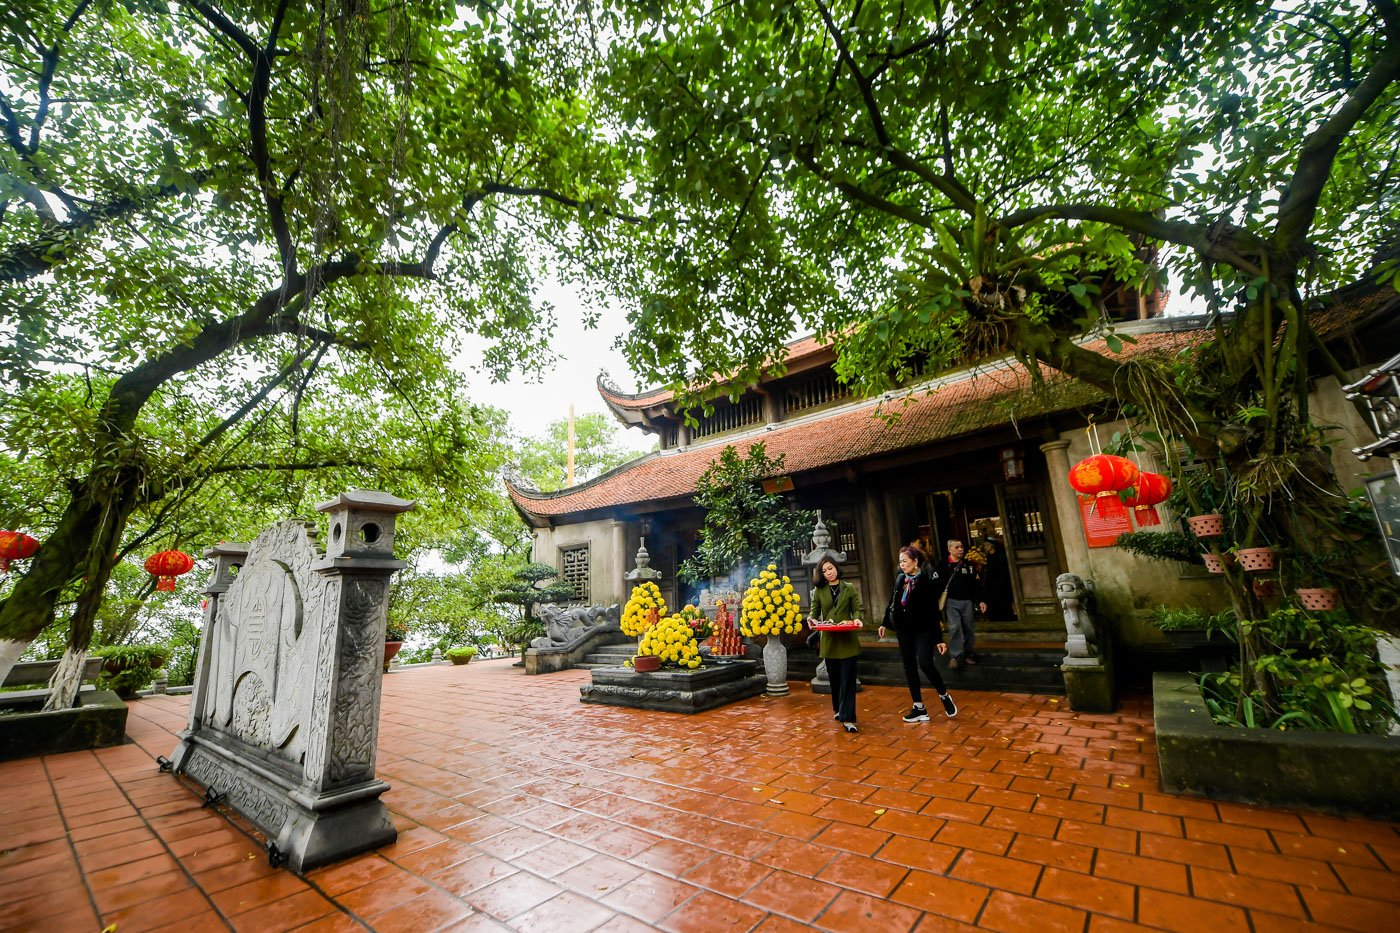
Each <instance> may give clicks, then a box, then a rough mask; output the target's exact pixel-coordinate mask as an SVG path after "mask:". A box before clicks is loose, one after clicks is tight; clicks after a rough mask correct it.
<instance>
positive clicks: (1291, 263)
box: [612, 0, 1400, 618]
mask: <svg viewBox="0 0 1400 933" xmlns="http://www.w3.org/2000/svg"><path fill="white" fill-rule="evenodd" d="M615 63H616V64H615V71H614V79H615V81H616V83H617V86H618V87H619V89H620V93H617V94H615V95H613V97H612V99H613V100H615V101H617V102H618V104H619V107H620V109H621V112H622V119H623V120H624V121H625V122H626V123H627V125H628V126H629V127H630V128H631V129H630V132H629V135H628V136H627V137H626V138H629V139H631V140H633V141H634V142H635V143H636V145H638V146H639V147H641V148H643V149H644V150H645V151H646V152H647V153H648V155H649V157H650V158H651V159H652V166H653V173H654V178H655V181H654V183H653V184H652V185H651V186H650V188H649V189H648V193H649V195H650V198H651V201H650V205H651V211H652V217H653V221H654V223H655V224H656V225H657V227H658V228H660V229H663V230H664V229H669V230H670V231H671V236H669V237H666V236H657V237H654V238H652V239H650V240H648V241H647V242H646V243H645V244H643V249H644V252H646V253H647V255H650V256H652V257H653V262H652V264H651V266H650V267H649V269H647V270H646V271H644V272H643V273H640V274H639V275H638V276H637V277H636V278H635V280H634V282H635V286H636V288H635V292H636V295H637V301H636V303H635V311H634V312H633V326H632V327H631V328H629V330H628V332H627V342H628V349H629V351H630V354H631V359H632V361H633V363H634V365H635V366H636V367H637V368H638V370H639V371H641V372H643V373H644V376H645V377H649V378H651V379H654V380H657V381H661V382H666V383H669V384H672V385H676V386H693V385H694V383H693V381H692V379H693V375H692V374H693V373H695V372H696V371H697V370H698V371H699V372H702V373H720V374H724V375H725V377H726V378H727V379H728V380H729V382H728V385H730V386H736V385H737V386H741V385H743V384H744V382H745V381H746V380H747V379H750V378H753V377H754V376H755V375H756V374H757V373H758V372H759V371H761V370H762V369H763V368H764V367H765V365H768V364H770V363H771V361H773V360H774V359H777V360H779V361H780V360H781V355H782V354H781V349H780V344H781V341H782V339H783V338H784V337H786V336H787V335H788V333H790V331H791V329H792V327H793V325H794V323H796V324H797V325H798V326H799V327H802V328H805V329H811V330H814V331H816V332H818V333H820V334H822V335H825V336H828V337H830V338H832V339H833V340H834V342H835V343H836V345H837V348H838V352H839V357H838V364H837V365H838V370H839V372H840V373H841V374H843V376H844V377H845V378H846V379H848V380H849V381H850V382H852V383H853V384H854V385H856V386H857V387H858V388H860V389H863V390H865V391H867V392H872V391H876V390H880V389H884V388H887V387H889V386H891V385H896V384H899V383H901V382H903V381H905V380H907V379H909V378H911V377H913V376H916V375H919V374H922V373H927V372H930V371H936V370H938V369H941V368H943V367H946V366H950V365H954V364H959V363H966V362H968V361H970V360H975V359H978V358H981V357H985V356H987V355H999V354H1003V353H1012V354H1015V355H1016V356H1017V357H1018V358H1019V359H1020V360H1021V361H1022V362H1023V363H1024V364H1026V365H1027V366H1028V367H1029V368H1030V369H1031V371H1032V373H1039V371H1040V370H1039V367H1040V366H1041V365H1044V366H1048V367H1050V368H1051V369H1054V370H1058V371H1059V372H1061V373H1064V374H1068V375H1069V376H1072V377H1075V378H1077V379H1080V380H1082V381H1084V382H1086V383H1089V384H1091V385H1094V386H1097V387H1099V388H1101V389H1102V390H1104V392H1105V393H1107V394H1108V395H1109V397H1111V398H1116V399H1118V400H1119V401H1120V402H1122V403H1124V404H1125V406H1126V407H1127V410H1128V411H1129V412H1135V413H1136V414H1137V415H1138V416H1139V417H1140V418H1141V420H1142V422H1143V429H1144V430H1145V431H1150V432H1154V433H1155V434H1157V435H1159V436H1161V437H1163V438H1168V437H1180V438H1183V439H1184V440H1185V442H1186V443H1187V444H1188V445H1189V447H1190V448H1191V449H1192V450H1193V451H1194V453H1195V454H1196V455H1197V456H1198V457H1200V458H1201V459H1202V460H1203V461H1204V462H1205V463H1206V464H1207V467H1208V469H1209V470H1210V471H1212V472H1213V473H1214V475H1215V477H1216V481H1217V482H1218V483H1219V484H1221V485H1222V486H1226V487H1228V489H1227V490H1226V491H1227V492H1228V493H1229V494H1231V495H1233V496H1234V499H1233V501H1234V502H1235V503H1236V504H1237V505H1238V507H1239V508H1238V510H1237V514H1238V517H1239V522H1238V527H1237V529H1236V538H1237V539H1236V542H1235V543H1238V544H1241V545H1249V544H1254V543H1270V544H1279V545H1281V546H1282V547H1284V548H1285V549H1286V548H1288V546H1289V545H1291V544H1292V542H1293V541H1295V540H1298V539H1300V538H1302V537H1307V536H1310V535H1312V534H1313V533H1314V531H1315V530H1316V529H1319V528H1323V529H1327V528H1330V529H1331V530H1332V531H1334V532H1335V531H1337V529H1336V522H1335V518H1336V516H1337V515H1338V513H1339V512H1340V511H1341V510H1340V509H1339V507H1338V504H1339V503H1340V502H1341V501H1342V497H1341V492H1340V490H1338V489H1337V488H1336V483H1335V481H1334V480H1333V478H1332V477H1331V475H1330V470H1329V468H1328V457H1327V448H1326V442H1325V432H1324V431H1322V430H1320V429H1319V428H1318V427H1317V426H1315V425H1314V424H1312V421H1311V419H1310V417H1309V410H1308V389H1309V385H1310V380H1312V379H1313V377H1315V376H1318V375H1327V374H1331V375H1336V376H1338V377H1342V376H1343V373H1342V372H1341V371H1340V367H1339V366H1338V365H1337V363H1336V361H1335V360H1334V359H1333V358H1332V357H1331V355H1330V354H1329V353H1328V352H1327V348H1326V347H1325V346H1323V345H1322V343H1321V342H1320V341H1319V340H1318V338H1317V336H1316V334H1315V333H1314V331H1313V329H1312V327H1311V326H1310V323H1309V320H1308V317H1307V311H1308V310H1309V309H1310V308H1312V307H1314V306H1315V302H1316V300H1317V299H1318V298H1319V297H1320V296H1322V295H1324V294H1325V293H1326V292H1327V291H1329V290H1330V289H1333V288H1335V287H1336V286H1337V285H1338V284H1340V283H1345V282H1348V281H1352V280H1354V279H1355V278H1356V277H1358V276H1360V275H1362V274H1363V273H1365V272H1366V270H1367V269H1368V267H1369V265H1370V262H1371V261H1372V259H1373V257H1374V256H1375V255H1376V253H1377V250H1378V248H1379V247H1381V246H1382V245H1383V244H1384V243H1385V242H1386V241H1387V238H1392V239H1393V238H1394V237H1395V235H1396V231H1397V229H1400V226H1397V223H1396V221H1397V216H1398V215H1400V199H1397V198H1396V196H1395V192H1396V191H1397V190H1398V189H1397V187H1396V184H1395V175H1396V167H1397V166H1396V159H1397V152H1400V114H1397V102H1400V94H1398V93H1397V78H1400V11H1397V8H1396V5H1395V3H1394V2H1392V0H1371V2H1363V0H1336V2H1317V3H1302V4H1296V3H1277V4H1271V3H1265V2H1253V3H1230V4H1220V3H1214V2H1196V0H1183V2H1171V3H1162V2H1147V0H1112V2H1087V0H1086V2H1081V3H1061V2H1030V3H1026V2H1014V3H1013V2H1002V0H991V2H987V0H978V2H973V0H965V2H951V3H915V2H908V0H739V2H734V3H726V4H718V5H716V4H711V3H689V4H679V5H671V6H670V7H668V12H667V14H666V15H665V16H664V17H662V18H659V19H657V20H647V19H644V18H641V17H639V18H637V19H634V20H633V21H631V22H630V25H629V29H628V32H627V41H626V42H620V43H618V45H617V46H616V48H615ZM658 244H665V246H664V253H663V254H662V258H664V260H665V261H655V260H656V259H657V258H658V254H657V253H656V252H655V250H656V248H657V245H658ZM1164 275H1170V276H1171V278H1172V279H1174V280H1175V282H1176V283H1178V287H1180V288H1183V289H1185V290H1187V291H1189V292H1191V293H1192V294H1194V295H1197V296H1200V297H1202V298H1203V299H1204V300H1205V303H1206V305H1207V306H1208V307H1210V308H1211V309H1212V310H1213V311H1216V312H1219V314H1218V316H1217V317H1216V318H1215V319H1214V329H1213V331H1211V333H1210V335H1209V336H1210V339H1208V340H1207V341H1206V343H1205V345H1204V346H1202V347H1201V348H1200V349H1199V351H1198V352H1197V353H1195V354H1194V355H1193V356H1190V357H1186V358H1179V359H1163V358H1160V357H1155V356H1152V355H1150V354H1135V355H1127V356H1124V355H1120V353H1119V351H1121V350H1122V344H1123V342H1125V340H1126V338H1120V337H1119V336H1117V335H1115V334H1113V333H1112V326H1111V321H1110V320H1108V319H1107V317H1106V316H1105V314H1104V313H1103V312H1104V304H1105V302H1106V301H1107V300H1108V299H1109V297H1110V293H1112V292H1114V291H1115V290H1119V289H1124V288H1127V289H1136V290H1138V291H1141V292H1149V291H1151V290H1152V289H1154V288H1156V287H1157V286H1158V285H1159V284H1161V283H1162V281H1163V276H1164ZM1093 334H1098V335H1100V336H1102V337H1104V338H1105V341H1104V343H1103V344H1100V345H1099V347H1098V348H1095V347H1094V346H1092V345H1088V346H1086V345H1085V344H1084V343H1083V342H1082V341H1079V340H1078V338H1081V337H1083V336H1084V335H1093ZM693 335H700V336H702V337H705V338H708V339H701V340H695V339H693ZM1341 537H1344V535H1343V536H1341ZM1376 566H1379V565H1376ZM1237 582H1239V581H1237ZM1235 590H1236V591H1237V593H1236V595H1237V598H1238V601H1239V603H1240V606H1239V608H1240V609H1241V611H1242V613H1244V614H1245V615H1244V617H1246V618H1253V617H1257V613H1258V612H1259V611H1260V609H1259V606H1258V604H1257V602H1256V601H1254V600H1253V598H1252V596H1250V594H1249V593H1248V592H1246V591H1245V588H1244V587H1242V586H1236V587H1235Z"/></svg>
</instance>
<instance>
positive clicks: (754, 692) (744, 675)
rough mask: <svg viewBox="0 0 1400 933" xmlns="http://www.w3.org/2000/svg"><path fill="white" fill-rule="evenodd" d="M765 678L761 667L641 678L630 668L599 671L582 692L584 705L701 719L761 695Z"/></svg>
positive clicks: (727, 666)
mask: <svg viewBox="0 0 1400 933" xmlns="http://www.w3.org/2000/svg"><path fill="white" fill-rule="evenodd" d="M766 685H767V678H766V677H765V676H764V673H763V669H762V668H761V667H760V666H759V664H758V662H757V661H731V662H728V663H724V664H706V665H705V666H704V667H700V668H697V669H695V670H693V671H680V670H675V671H672V670H662V671H656V672H654V673H650V674H639V673H637V672H636V671H634V670H632V669H631V668H630V667H600V668H595V669H594V671H593V682H592V683H591V684H584V685H583V686H582V687H580V688H579V693H580V694H581V696H580V697H579V699H580V701H581V702H583V703H601V704H604V705H607V706H629V707H632V708H634V709H655V710H661V711H663V712H667V713H698V712H700V711H702V710H707V709H714V708H715V707H716V706H724V705H725V704H726V703H733V702H735V701H736V700H745V699H748V698H749V697H755V696H758V695H759V694H761V693H763V691H764V687H765V686H766Z"/></svg>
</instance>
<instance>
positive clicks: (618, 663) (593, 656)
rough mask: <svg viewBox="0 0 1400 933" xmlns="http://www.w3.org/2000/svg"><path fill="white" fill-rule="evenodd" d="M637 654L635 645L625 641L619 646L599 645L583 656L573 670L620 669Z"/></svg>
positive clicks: (632, 642) (633, 642)
mask: <svg viewBox="0 0 1400 933" xmlns="http://www.w3.org/2000/svg"><path fill="white" fill-rule="evenodd" d="M636 653H637V643H636V642H635V641H631V640H629V641H626V642H623V643H622V644H619V645H599V646H598V648H597V649H596V650H594V651H590V652H589V653H588V654H586V655H584V657H583V660H582V661H580V662H578V663H577V664H575V665H574V667H575V668H582V669H584V670H593V669H595V668H599V667H622V666H623V662H624V661H626V660H627V659H628V658H630V657H632V656H633V655H635V654H636Z"/></svg>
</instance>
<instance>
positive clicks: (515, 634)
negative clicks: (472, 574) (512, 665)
mask: <svg viewBox="0 0 1400 933" xmlns="http://www.w3.org/2000/svg"><path fill="white" fill-rule="evenodd" d="M557 576H559V571H558V570H557V569H555V568H554V567H552V566H550V565H549V564H541V563H529V564H526V565H525V566H524V567H521V568H520V569H519V570H517V571H515V572H514V573H512V574H511V575H510V582H509V583H507V584H506V585H505V586H504V587H502V588H501V589H498V590H496V592H495V594H493V598H494V599H495V601H496V602H498V603H505V604H506V605H508V606H518V607H520V610H519V611H520V621H519V623H518V624H517V625H515V626H512V627H511V628H510V630H509V631H508V632H507V640H508V641H510V642H511V643H513V644H516V645H521V646H524V645H528V644H529V643H530V640H531V639H533V638H538V637H539V636H540V635H543V634H544V623H543V622H541V621H540V620H539V617H537V616H536V615H535V607H536V606H538V605H540V604H542V603H558V602H565V601H567V600H570V599H573V598H574V597H575V593H574V588H573V587H572V586H570V585H569V584H567V583H564V582H562V581H557V582H554V583H547V582H546V581H547V580H550V579H551V578H553V577H557Z"/></svg>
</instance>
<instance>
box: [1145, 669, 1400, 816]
mask: <svg viewBox="0 0 1400 933" xmlns="http://www.w3.org/2000/svg"><path fill="white" fill-rule="evenodd" d="M1152 706H1153V715H1154V719H1155V720H1156V726H1157V754H1158V756H1159V758H1160V762H1161V773H1162V789H1163V790H1164V791H1167V792H1168V793H1173V794H1193V795H1197V796H1203V797H1211V798H1214V799H1218V800H1237V801H1241V802H1244V803H1254V804H1265V805H1269V806H1293V807H1310V808H1315V809H1320V810H1333V811H1338V812H1342V813H1354V814H1360V815H1362V816H1369V817H1375V818H1379V819H1397V818H1400V738H1397V737H1393V736H1377V735H1339V734H1336V733H1330V732H1278V731H1276V730H1270V729H1237V728H1232V727H1229V726H1220V725H1217V724H1216V723H1215V722H1214V721H1212V720H1211V718H1210V712H1209V710H1208V709H1207V708H1206V704H1205V698H1204V697H1203V696H1202V695H1201V689H1200V687H1199V686H1198V685H1197V683H1196V679H1195V677H1194V676H1193V675H1191V674H1166V673H1158V674H1154V675H1153V677H1152Z"/></svg>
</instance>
